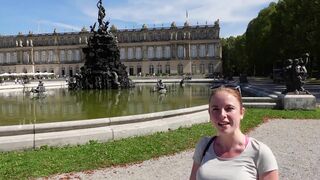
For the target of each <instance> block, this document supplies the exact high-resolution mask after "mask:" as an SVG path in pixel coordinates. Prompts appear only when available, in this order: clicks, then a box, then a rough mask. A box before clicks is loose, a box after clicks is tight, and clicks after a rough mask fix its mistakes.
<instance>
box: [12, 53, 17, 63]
mask: <svg viewBox="0 0 320 180" xmlns="http://www.w3.org/2000/svg"><path fill="white" fill-rule="evenodd" d="M12 63H18V56H17V52H14V53H12Z"/></svg>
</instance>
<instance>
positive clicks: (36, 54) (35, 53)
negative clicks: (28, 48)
mask: <svg viewBox="0 0 320 180" xmlns="http://www.w3.org/2000/svg"><path fill="white" fill-rule="evenodd" d="M39 60H40V58H39V51H35V52H34V62H36V63H38V62H39Z"/></svg>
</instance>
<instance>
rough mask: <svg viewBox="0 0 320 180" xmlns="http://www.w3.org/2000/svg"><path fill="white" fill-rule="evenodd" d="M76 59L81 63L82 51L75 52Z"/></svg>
mask: <svg viewBox="0 0 320 180" xmlns="http://www.w3.org/2000/svg"><path fill="white" fill-rule="evenodd" d="M74 59H75V60H76V61H81V57H80V50H79V49H76V50H74Z"/></svg>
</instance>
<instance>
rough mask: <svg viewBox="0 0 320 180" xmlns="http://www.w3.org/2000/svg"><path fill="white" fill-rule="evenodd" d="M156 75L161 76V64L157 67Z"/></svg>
mask: <svg viewBox="0 0 320 180" xmlns="http://www.w3.org/2000/svg"><path fill="white" fill-rule="evenodd" d="M157 74H162V65H161V64H158V65H157Z"/></svg>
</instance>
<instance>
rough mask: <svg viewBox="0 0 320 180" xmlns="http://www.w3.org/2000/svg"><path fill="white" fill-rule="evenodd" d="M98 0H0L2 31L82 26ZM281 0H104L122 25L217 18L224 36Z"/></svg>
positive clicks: (241, 30) (94, 18) (110, 17)
mask: <svg viewBox="0 0 320 180" xmlns="http://www.w3.org/2000/svg"><path fill="white" fill-rule="evenodd" d="M97 1H98V0H0V4H1V6H0V35H17V34H18V33H19V32H22V33H23V34H27V33H28V32H29V31H32V32H33V33H52V32H53V30H54V29H55V28H56V30H57V32H71V31H79V30H80V29H81V28H82V27H86V28H87V29H89V26H90V25H92V24H94V22H96V21H97V7H96V3H97ZM277 1H278V0H200V1H199V0H103V6H104V7H105V9H106V13H107V16H106V17H107V19H108V20H109V21H110V24H114V25H115V26H116V27H117V28H118V29H126V28H129V29H132V28H141V26H142V25H143V24H146V25H147V26H148V27H161V26H170V24H171V23H172V22H173V21H175V22H176V24H177V25H178V26H182V25H183V23H184V22H185V21H186V20H187V19H186V11H188V22H189V23H190V24H191V25H196V24H197V23H198V24H199V25H203V24H206V22H207V23H208V24H213V23H214V21H216V20H217V19H219V22H220V28H221V29H220V36H221V37H229V36H236V35H241V34H243V33H244V32H245V30H246V27H247V25H248V23H249V21H250V20H251V19H253V18H255V17H256V16H257V15H258V12H259V11H260V10H261V9H263V8H265V7H267V6H268V5H269V3H270V2H277Z"/></svg>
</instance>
